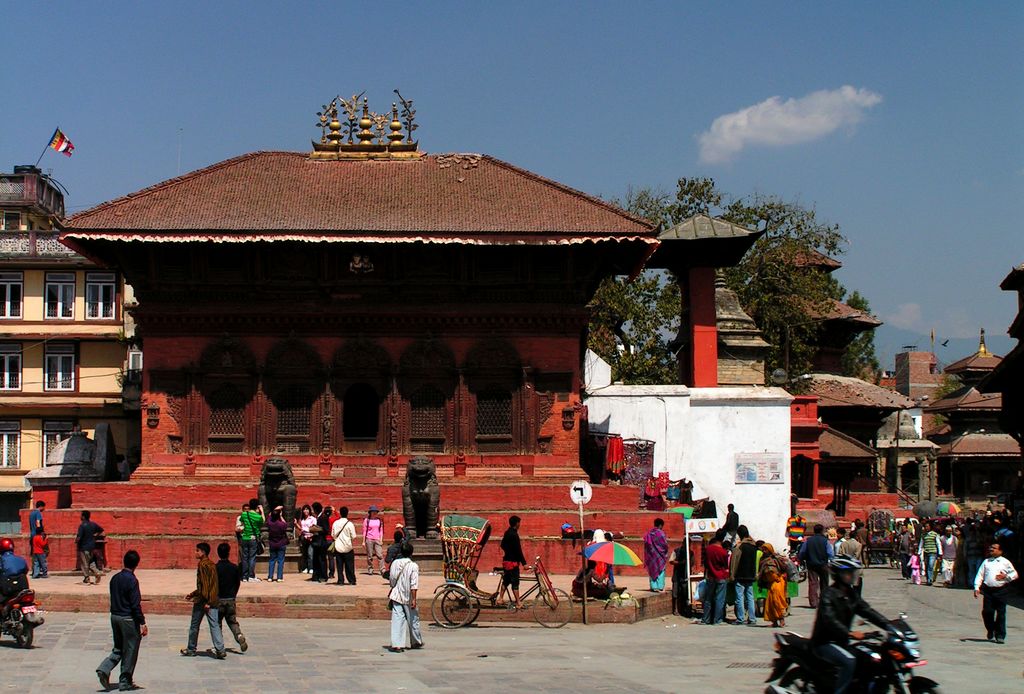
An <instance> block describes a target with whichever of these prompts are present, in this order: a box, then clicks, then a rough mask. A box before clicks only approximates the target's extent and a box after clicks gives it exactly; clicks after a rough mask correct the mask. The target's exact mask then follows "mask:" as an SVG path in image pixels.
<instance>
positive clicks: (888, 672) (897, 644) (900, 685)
mask: <svg viewBox="0 0 1024 694" xmlns="http://www.w3.org/2000/svg"><path fill="white" fill-rule="evenodd" d="M918 647H919V641H918V638H917V633H916V632H914V630H913V629H912V628H911V627H910V625H909V624H907V622H906V615H900V618H899V619H896V620H893V621H891V622H889V628H888V629H887V631H886V632H885V633H883V632H880V631H873V632H868V633H866V634H865V635H864V638H863V639H862V640H860V641H852V642H850V645H849V650H850V652H851V653H853V654H854V656H855V657H856V658H857V670H856V672H855V674H854V679H853V683H852V684H851V686H850V689H849V691H851V692H871V693H872V694H879V693H881V692H889V691H893V692H902V693H903V694H938V692H939V685H938V683H937V682H935V681H934V680H931V679H928V678H927V677H920V676H918V675H915V674H914V668H918V667H921V666H922V665H927V664H928V661H927V660H921V653H920V651H919V650H918ZM775 650H776V652H777V653H778V655H777V656H776V658H775V661H774V662H773V663H772V672H771V675H769V677H768V679H767V680H766V681H767V682H777V683H778V684H769V685H768V687H767V688H766V689H765V690H764V692H765V694H790V693H793V692H820V693H824V692H831V691H833V690H834V689H835V669H834V668H833V667H832V666H831V665H830V664H829V663H827V662H825V661H823V660H821V659H820V658H818V657H817V656H816V655H815V654H814V652H813V650H812V647H811V641H810V639H805V638H803V637H802V636H800V635H799V634H794V633H792V632H789V633H785V634H782V633H779V634H775Z"/></svg>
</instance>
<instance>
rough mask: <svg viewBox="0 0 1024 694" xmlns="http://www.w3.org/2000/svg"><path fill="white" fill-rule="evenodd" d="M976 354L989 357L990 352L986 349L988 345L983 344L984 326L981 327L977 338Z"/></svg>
mask: <svg viewBox="0 0 1024 694" xmlns="http://www.w3.org/2000/svg"><path fill="white" fill-rule="evenodd" d="M978 356H979V357H990V356H992V352H989V351H988V347H986V346H985V328H982V329H981V337H980V338H979V339H978Z"/></svg>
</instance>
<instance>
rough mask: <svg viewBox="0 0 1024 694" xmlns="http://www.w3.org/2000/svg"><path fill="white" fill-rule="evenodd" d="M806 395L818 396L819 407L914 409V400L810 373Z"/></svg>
mask: <svg viewBox="0 0 1024 694" xmlns="http://www.w3.org/2000/svg"><path fill="white" fill-rule="evenodd" d="M807 393H808V394H809V395H817V396H818V407H819V408H820V407H871V408H877V409H883V410H901V409H907V408H911V407H914V401H913V400H911V399H910V398H908V397H906V396H904V395H901V394H900V393H897V392H896V391H894V390H889V389H888V388H883V387H881V386H876V385H875V384H873V383H868V382H867V381H864V380H862V379H859V378H853V377H852V376H839V375H836V374H827V373H814V374H810V378H809V383H808V388H807Z"/></svg>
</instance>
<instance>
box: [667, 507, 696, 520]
mask: <svg viewBox="0 0 1024 694" xmlns="http://www.w3.org/2000/svg"><path fill="white" fill-rule="evenodd" d="M668 513H678V514H680V515H682V517H683V518H685V519H686V520H690V519H691V518H693V506H673V507H672V508H670V509H669V510H668Z"/></svg>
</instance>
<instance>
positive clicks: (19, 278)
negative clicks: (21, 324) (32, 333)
mask: <svg viewBox="0 0 1024 694" xmlns="http://www.w3.org/2000/svg"><path fill="white" fill-rule="evenodd" d="M0 287H2V288H3V293H2V294H0V318H6V319H12V318H21V316H22V304H23V303H24V301H25V274H24V273H22V272H0ZM15 289H17V291H18V300H17V301H14V300H12V299H11V295H12V294H13V293H14V290H15Z"/></svg>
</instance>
